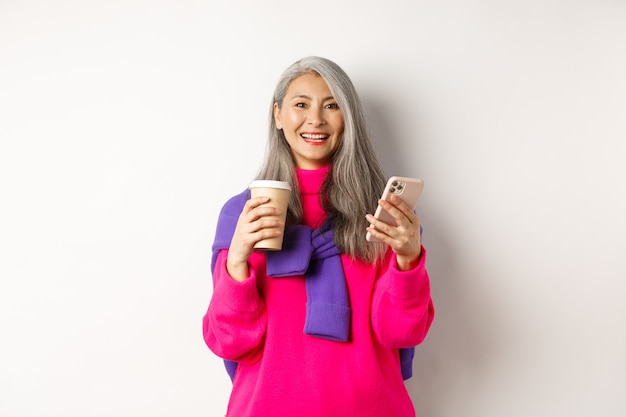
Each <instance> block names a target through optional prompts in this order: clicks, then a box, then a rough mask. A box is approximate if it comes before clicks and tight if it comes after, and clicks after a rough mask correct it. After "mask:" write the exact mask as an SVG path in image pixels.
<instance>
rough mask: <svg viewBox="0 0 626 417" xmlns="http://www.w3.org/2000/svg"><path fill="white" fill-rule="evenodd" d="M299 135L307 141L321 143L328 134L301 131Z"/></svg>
mask: <svg viewBox="0 0 626 417" xmlns="http://www.w3.org/2000/svg"><path fill="white" fill-rule="evenodd" d="M300 137H301V138H302V139H304V141H305V142H307V143H323V142H325V141H326V140H327V139H328V135H326V134H323V133H302V134H300Z"/></svg>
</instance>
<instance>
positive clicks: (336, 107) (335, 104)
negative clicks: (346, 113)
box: [326, 103, 339, 110]
mask: <svg viewBox="0 0 626 417" xmlns="http://www.w3.org/2000/svg"><path fill="white" fill-rule="evenodd" d="M326 108H327V109H333V110H337V109H338V108H339V106H338V105H337V103H328V104H327V105H326Z"/></svg>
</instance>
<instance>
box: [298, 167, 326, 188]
mask: <svg viewBox="0 0 626 417" xmlns="http://www.w3.org/2000/svg"><path fill="white" fill-rule="evenodd" d="M330 167H331V166H330V165H326V166H324V167H322V168H318V169H302V168H296V175H297V176H298V185H299V187H300V192H301V193H302V194H319V192H320V188H321V187H322V183H323V182H324V180H325V179H326V176H327V175H328V173H329V172H330Z"/></svg>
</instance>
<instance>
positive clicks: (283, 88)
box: [257, 56, 386, 262]
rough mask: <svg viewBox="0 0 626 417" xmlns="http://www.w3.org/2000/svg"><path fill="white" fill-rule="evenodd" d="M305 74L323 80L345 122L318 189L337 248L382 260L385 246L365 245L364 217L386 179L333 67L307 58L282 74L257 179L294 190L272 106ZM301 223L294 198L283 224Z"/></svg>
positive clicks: (357, 104) (350, 94)
mask: <svg viewBox="0 0 626 417" xmlns="http://www.w3.org/2000/svg"><path fill="white" fill-rule="evenodd" d="M306 73H313V74H316V75H318V76H321V77H322V78H323V79H324V81H326V84H327V85H328V88H329V89H330V91H331V93H332V95H333V97H334V99H335V100H336V101H337V104H338V106H339V109H340V111H341V114H342V116H343V120H344V131H343V138H342V140H341V141H340V143H339V146H338V148H337V150H336V151H335V153H334V154H333V156H332V157H331V165H332V168H331V172H330V174H329V175H328V178H327V180H326V182H325V183H324V185H323V186H322V193H321V195H322V197H321V198H322V201H321V203H322V207H324V209H325V210H326V211H327V212H328V213H329V215H330V216H332V217H333V220H334V227H335V243H336V245H337V247H338V248H339V249H340V250H341V251H342V252H343V253H346V254H348V255H350V256H352V257H358V258H360V259H362V260H364V261H367V262H376V261H378V260H380V259H382V258H383V256H384V254H385V251H386V245H384V244H381V243H370V242H367V241H366V240H365V229H366V227H367V225H368V222H367V220H366V219H365V213H373V211H374V209H375V208H376V205H377V201H378V198H379V196H380V193H381V192H382V189H383V187H384V185H385V176H384V173H383V170H382V167H381V166H380V164H379V162H378V160H377V158H376V155H375V153H374V150H373V148H372V145H371V143H370V140H369V137H368V132H367V126H366V123H365V115H364V113H363V106H362V104H361V100H360V99H359V97H358V95H357V92H356V89H355V88H354V85H353V84H352V81H351V80H350V78H349V77H348V75H347V74H346V73H345V72H344V71H343V69H341V68H340V67H339V66H338V65H337V64H335V63H334V62H333V61H330V60H328V59H326V58H320V57H315V56H310V57H306V58H303V59H301V60H299V61H297V62H295V63H294V64H293V65H291V66H290V67H289V68H287V70H286V71H285V72H284V73H283V74H282V76H281V77H280V79H279V82H278V84H277V86H276V89H275V90H274V97H273V98H272V103H271V105H270V119H269V141H268V146H267V151H266V155H265V161H264V163H263V165H262V167H261V169H260V171H259V174H258V175H257V178H258V179H273V180H279V181H287V182H289V183H290V185H291V187H292V189H293V190H294V191H297V190H298V181H297V176H296V170H295V168H296V166H295V163H294V159H293V155H292V153H291V148H290V147H289V144H288V143H287V140H286V139H285V135H284V133H283V131H282V130H280V129H278V128H277V127H276V122H275V120H274V103H276V105H277V106H278V107H279V108H282V105H283V99H284V98H285V94H286V93H287V89H288V87H289V85H290V84H291V82H292V81H293V80H295V79H296V78H298V77H300V76H301V75H303V74H306ZM301 220H302V203H301V201H300V195H299V193H298V192H292V193H291V197H290V201H289V209H288V213H287V222H288V223H289V224H298V223H300V222H301Z"/></svg>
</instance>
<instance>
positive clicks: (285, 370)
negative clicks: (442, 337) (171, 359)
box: [203, 167, 434, 417]
mask: <svg viewBox="0 0 626 417" xmlns="http://www.w3.org/2000/svg"><path fill="white" fill-rule="evenodd" d="M328 170H329V168H328V167H327V168H323V169H320V170H314V171H304V170H298V180H299V184H300V189H301V190H300V191H301V197H302V204H303V208H304V219H303V223H304V224H306V225H308V226H311V227H317V226H319V225H321V224H322V223H323V221H324V219H325V213H324V211H323V210H322V208H321V206H320V204H319V194H318V191H319V188H320V185H321V182H322V181H323V179H324V178H325V176H326V174H327V173H328ZM355 215H356V213H355ZM363 215H365V214H364V213H363ZM364 234H365V231H364ZM226 258H227V250H223V251H222V252H221V253H220V254H219V256H218V259H217V265H216V267H215V272H214V276H213V281H214V292H213V297H212V299H211V303H210V305H209V309H208V311H207V313H206V315H205V316H204V320H203V332H204V339H205V341H206V343H207V345H208V346H209V348H210V349H211V350H212V351H213V352H214V353H215V354H216V355H218V356H220V357H222V358H224V359H228V360H233V361H237V362H239V366H238V368H237V372H236V374H235V379H234V381H233V390H232V393H231V397H230V401H229V405H228V413H227V416H232V417H291V416H298V417H299V416H307V417H333V416H337V417H339V416H341V417H352V416H353V417H409V416H415V411H414V408H413V404H412V402H411V399H410V397H409V395H408V393H407V391H406V388H405V386H404V381H403V380H402V376H401V373H400V363H399V357H398V349H399V348H402V347H410V346H415V345H417V344H419V343H421V342H422V340H423V339H424V338H425V336H426V333H427V332H428V329H429V327H430V324H431V322H432V320H433V316H434V310H433V304H432V300H431V297H430V284H429V278H428V273H427V272H426V269H425V261H426V251H425V250H424V249H423V248H422V255H421V258H420V262H419V264H418V266H417V267H416V268H415V269H413V270H411V271H405V272H403V271H399V270H398V269H397V265H396V262H395V256H394V255H393V252H391V251H389V252H388V254H387V257H386V259H385V262H384V263H383V264H382V265H381V266H380V267H378V268H376V267H373V266H372V265H369V264H366V263H364V262H362V261H360V260H353V259H351V258H350V257H349V256H347V255H341V261H342V265H343V269H344V273H345V276H346V284H347V287H348V294H349V300H350V307H351V310H352V315H351V323H350V338H349V340H348V342H335V341H330V340H325V339H320V338H316V337H311V336H308V335H306V334H304V332H303V328H304V320H305V305H306V293H305V283H304V277H302V276H295V277H291V278H272V277H268V276H267V275H266V273H265V256H264V255H263V253H262V252H255V253H253V255H252V256H251V257H250V260H249V265H250V277H249V278H248V279H247V280H245V281H244V282H242V283H239V282H237V281H235V280H234V279H232V278H231V277H230V276H229V275H228V272H227V270H226Z"/></svg>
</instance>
